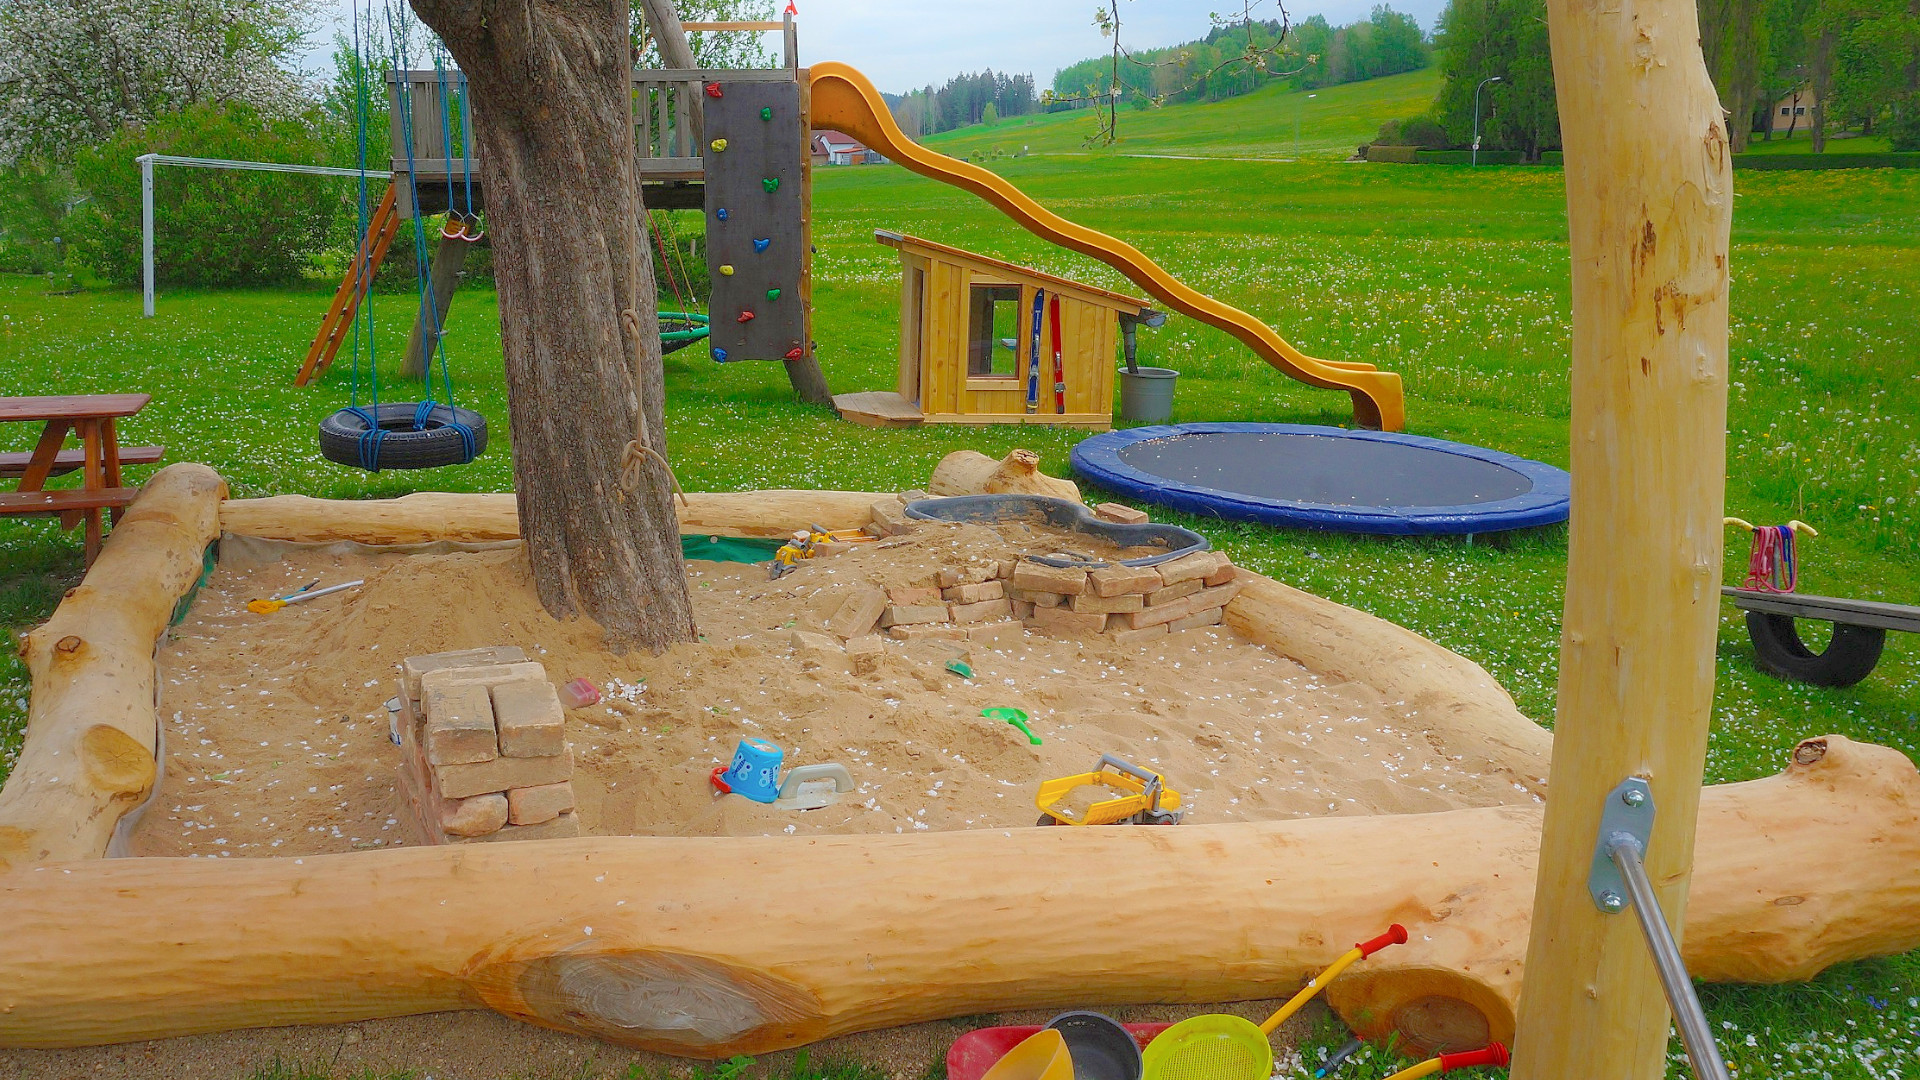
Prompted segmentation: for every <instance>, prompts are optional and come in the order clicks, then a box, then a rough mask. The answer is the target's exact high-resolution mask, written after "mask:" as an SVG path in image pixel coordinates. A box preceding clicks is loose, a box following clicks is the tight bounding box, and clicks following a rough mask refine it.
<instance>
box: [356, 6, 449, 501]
mask: <svg viewBox="0 0 1920 1080" xmlns="http://www.w3.org/2000/svg"><path fill="white" fill-rule="evenodd" d="M387 29H388V31H389V32H390V33H391V34H392V35H393V40H394V61H395V70H396V72H398V73H400V74H399V75H398V77H397V78H396V80H395V86H396V88H397V90H398V94H397V98H398V101H397V106H398V108H399V109H400V141H401V143H402V145H403V146H404V147H405V149H406V156H407V193H408V195H409V197H410V198H411V201H412V205H413V210H414V214H413V265H414V274H415V277H416V279H417V280H418V281H419V286H420V300H421V303H422V304H424V305H425V307H426V311H427V317H428V319H429V320H431V325H432V326H434V327H436V328H439V331H440V332H438V333H436V334H435V335H434V350H435V352H437V353H438V354H439V358H440V374H441V379H442V381H443V383H444V385H445V387H446V392H447V421H446V423H445V425H443V426H445V427H449V428H452V429H453V430H454V432H455V433H456V434H458V435H459V436H460V446H461V451H462V453H461V458H460V463H461V464H465V463H466V462H469V461H472V460H473V459H474V455H475V445H474V444H475V436H474V432H473V429H472V428H471V427H469V426H468V425H466V424H463V423H461V422H460V421H459V420H458V419H457V418H456V417H455V414H454V412H453V407H454V400H453V375H452V371H451V369H450V368H449V367H448V365H447V344H446V333H445V328H444V327H442V326H441V324H440V305H439V302H438V300H437V298H436V297H435V296H434V290H433V280H432V273H431V270H430V267H429V265H428V260H427V233H426V225H425V223H424V222H423V221H422V220H421V217H420V213H419V210H420V185H419V181H418V179H417V173H416V171H415V162H414V154H413V90H412V86H411V84H410V80H408V79H407V78H406V76H405V72H406V71H407V70H408V59H409V58H408V56H407V47H406V35H405V34H404V33H402V32H401V30H400V28H399V27H397V26H395V25H394V22H393V11H392V9H391V8H389V9H387ZM434 68H435V69H436V71H437V72H438V75H439V79H440V85H441V87H442V89H443V97H442V100H441V103H442V110H441V121H442V133H443V134H444V135H447V136H448V138H449V142H450V141H451V132H450V131H449V129H448V128H447V127H446V125H447V118H446V110H445V104H446V99H445V97H444V88H445V86H446V68H445V66H444V64H443V63H442V61H441V58H440V56H439V54H438V53H437V52H436V54H435V55H434ZM364 127H365V125H364V124H363V125H362V128H363V131H362V133H361V135H362V139H363V140H364V138H365V131H364ZM448 149H449V150H451V146H449V147H448ZM447 184H448V186H447V192H448V199H449V202H451V199H452V192H453V186H452V185H453V178H452V176H451V174H449V176H448V178H447ZM424 367H425V369H426V370H425V379H424V391H425V393H424V396H423V400H422V401H421V402H420V405H419V407H418V408H417V409H415V410H414V414H413V430H415V431H422V430H424V429H425V428H426V426H427V422H428V420H430V419H431V418H432V416H433V410H434V407H435V405H436V402H435V401H434V400H433V358H432V357H428V358H427V361H426V363H425V365H424ZM375 407H376V410H377V408H378V405H377V403H376V406H375ZM355 414H356V415H358V416H360V417H361V418H362V419H364V420H366V421H367V430H366V431H365V432H363V433H362V434H361V436H360V466H361V468H364V469H366V470H368V471H369V472H379V471H380V443H381V441H382V440H383V439H384V438H385V436H386V433H385V432H384V431H382V430H381V429H380V425H379V423H378V422H377V421H376V420H375V419H373V418H372V417H370V416H369V414H368V413H367V412H366V411H365V410H362V409H356V410H355Z"/></svg>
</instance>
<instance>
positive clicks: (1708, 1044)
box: [1607, 835, 1729, 1080]
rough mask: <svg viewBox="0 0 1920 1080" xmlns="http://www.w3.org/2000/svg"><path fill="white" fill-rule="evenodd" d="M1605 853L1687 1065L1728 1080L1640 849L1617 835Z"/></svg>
mask: <svg viewBox="0 0 1920 1080" xmlns="http://www.w3.org/2000/svg"><path fill="white" fill-rule="evenodd" d="M1607 854H1608V855H1609V856H1611V857H1612V859H1613V864H1614V865H1615V866H1617V867H1619V868H1620V877H1621V878H1622V879H1623V880H1624V881H1625V882H1626V884H1627V897H1628V899H1629V900H1630V901H1632V903H1633V914H1634V916H1635V917H1636V918H1638V919H1639V920H1640V930H1641V932H1642V933H1643V934H1645V935H1646V938H1647V951H1648V952H1649V953H1651V954H1653V966H1654V969H1655V970H1656V971H1658V972H1659V973H1660V985H1661V987H1662V988H1664V989H1665V990H1666V992H1667V1007H1668V1008H1669V1009H1671V1010H1673V1019H1674V1024H1675V1026H1677V1027H1678V1028H1679V1029H1680V1041H1681V1043H1682V1044H1684V1045H1685V1046H1686V1048H1687V1060H1688V1061H1689V1062H1691V1063H1692V1064H1693V1075H1694V1076H1696V1077H1698V1078H1699V1080H1729V1078H1728V1075H1727V1063H1726V1062H1725V1061H1723V1060H1722V1059H1721V1057H1720V1046H1719V1044H1718V1043H1716V1042H1714V1041H1713V1029H1712V1028H1710V1027H1708V1026H1707V1014H1706V1013H1705V1012H1704V1011H1702V1010H1701V1008H1700V997H1699V995H1697V994H1695V993H1694V991H1693V978H1692V977H1691V976H1689V975H1688V974H1687V965H1686V961H1684V960H1682V959H1681V957H1680V946H1679V944H1678V943H1677V942H1675V941H1674V940H1673V931H1672V930H1669V929H1668V928H1667V919H1666V916H1665V915H1664V914H1662V912H1661V911H1660V898H1659V897H1657V896H1655V895H1654V893H1653V882H1651V881H1649V880H1647V868H1646V865H1645V864H1643V863H1642V862H1641V861H1640V845H1639V842H1638V841H1636V840H1635V839H1634V838H1633V837H1631V836H1627V835H1622V836H1620V837H1619V838H1618V839H1616V840H1614V841H1612V842H1610V843H1609V844H1608V846H1607Z"/></svg>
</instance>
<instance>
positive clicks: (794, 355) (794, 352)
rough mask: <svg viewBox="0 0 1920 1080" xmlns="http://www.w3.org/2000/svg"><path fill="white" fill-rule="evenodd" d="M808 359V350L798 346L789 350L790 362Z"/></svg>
mask: <svg viewBox="0 0 1920 1080" xmlns="http://www.w3.org/2000/svg"><path fill="white" fill-rule="evenodd" d="M806 358H807V350H805V349H803V348H801V347H800V346H798V345H795V346H794V347H793V348H791V349H788V350H787V359H789V360H805V359H806Z"/></svg>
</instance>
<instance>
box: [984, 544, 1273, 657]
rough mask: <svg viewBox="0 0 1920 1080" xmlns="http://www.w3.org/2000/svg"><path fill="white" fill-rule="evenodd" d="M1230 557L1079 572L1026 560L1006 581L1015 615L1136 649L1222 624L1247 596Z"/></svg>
mask: <svg viewBox="0 0 1920 1080" xmlns="http://www.w3.org/2000/svg"><path fill="white" fill-rule="evenodd" d="M1235 576H1236V571H1235V569H1234V566H1233V564H1232V563H1231V562H1228V561H1227V557H1226V556H1225V555H1222V554H1220V553H1219V552H1217V551H1197V552H1194V553H1193V554H1191V555H1183V556H1181V557H1180V558H1178V559H1174V560H1172V561H1170V562H1164V563H1160V564H1159V565H1157V566H1106V567H1102V568H1100V569H1098V570H1091V571H1089V570H1077V569H1072V568H1067V567H1055V566H1047V565H1045V564H1042V563H1036V562H1029V561H1023V562H1021V563H1020V564H1019V565H1018V566H1016V567H1015V568H1014V571H1013V576H1012V579H1011V580H1010V581H1009V582H1008V583H1007V596H1008V598H1009V599H1010V600H1011V601H1012V602H1013V605H1014V614H1015V615H1017V616H1019V618H1020V619H1021V620H1022V621H1024V622H1025V623H1026V624H1027V625H1028V626H1030V627H1032V628H1033V629H1035V630H1039V631H1041V632H1043V633H1049V634H1058V635H1085V634H1104V635H1106V636H1107V637H1109V638H1111V639H1112V640H1114V641H1116V642H1120V643H1123V644H1124V643H1134V642H1141V641H1146V640H1148V639H1150V638H1155V637H1159V636H1160V635H1162V634H1167V633H1175V632H1178V631H1181V630H1192V629H1194V628H1196V627H1201V626H1212V625H1214V624H1216V623H1218V622H1219V621H1220V619H1221V616H1222V609H1224V608H1225V607H1226V606H1227V601H1229V600H1232V599H1233V598H1234V597H1235V596H1236V595H1238V594H1239V592H1240V583H1239V582H1238V581H1236V580H1235Z"/></svg>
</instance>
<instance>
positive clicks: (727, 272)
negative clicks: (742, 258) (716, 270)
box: [720, 263, 733, 277]
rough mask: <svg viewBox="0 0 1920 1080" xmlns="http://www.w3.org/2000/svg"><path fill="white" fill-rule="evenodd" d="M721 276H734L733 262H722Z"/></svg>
mask: <svg viewBox="0 0 1920 1080" xmlns="http://www.w3.org/2000/svg"><path fill="white" fill-rule="evenodd" d="M720 276H721V277H732V276H733V264H732V263H721V264H720Z"/></svg>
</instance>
